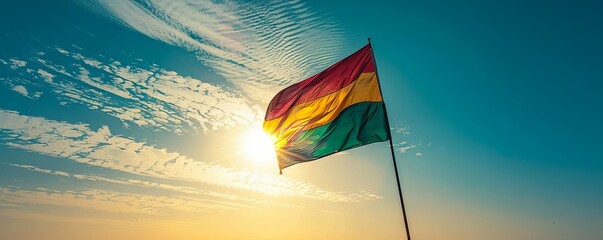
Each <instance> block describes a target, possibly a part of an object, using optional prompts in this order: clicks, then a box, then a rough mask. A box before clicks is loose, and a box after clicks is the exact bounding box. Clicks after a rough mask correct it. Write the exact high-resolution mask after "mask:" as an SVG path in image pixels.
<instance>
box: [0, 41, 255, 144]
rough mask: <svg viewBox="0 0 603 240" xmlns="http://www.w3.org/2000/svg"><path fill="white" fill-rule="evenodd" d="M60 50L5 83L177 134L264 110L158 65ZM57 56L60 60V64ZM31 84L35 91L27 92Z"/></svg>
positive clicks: (17, 71)
mask: <svg viewBox="0 0 603 240" xmlns="http://www.w3.org/2000/svg"><path fill="white" fill-rule="evenodd" d="M56 51H57V52H55V53H58V55H59V56H58V57H56V56H55V58H52V56H51V57H49V56H46V55H42V56H39V54H38V56H34V57H32V58H31V59H29V60H30V64H29V65H30V66H31V67H37V68H38V69H37V70H36V71H34V70H31V69H29V71H26V70H25V69H24V68H21V69H14V70H12V71H13V73H15V75H16V76H15V77H11V78H7V79H6V80H5V83H6V84H8V85H9V86H14V89H15V91H17V92H19V93H21V94H23V95H24V96H26V97H29V98H32V99H37V98H39V97H40V95H41V94H42V91H51V92H52V93H54V94H53V96H56V97H57V98H58V100H60V101H61V102H62V103H63V104H69V103H75V104H82V105H84V106H86V107H88V108H90V109H92V110H97V111H102V112H105V113H107V114H109V115H111V116H113V117H116V118H118V119H120V120H121V121H122V122H123V123H124V124H125V125H130V124H134V125H138V126H141V127H150V128H153V129H161V130H165V131H171V132H175V133H178V134H182V133H185V132H191V131H193V132H198V131H203V132H206V131H208V130H215V129H220V128H229V127H233V126H236V125H239V124H245V123H248V122H251V121H255V120H256V119H257V118H258V117H259V114H260V112H261V110H260V109H259V108H258V107H256V106H252V105H251V104H250V103H249V102H248V101H247V100H246V99H245V98H244V97H243V96H242V95H241V93H239V92H236V91H233V90H232V89H227V88H225V87H224V86H220V85H216V84H210V83H207V82H203V81H201V80H198V79H195V78H192V77H188V76H182V75H180V74H178V73H176V72H173V71H169V70H166V69H163V68H160V67H159V66H157V65H151V66H148V68H142V67H137V66H132V65H125V64H122V63H120V62H118V61H114V60H109V59H104V58H103V59H96V58H92V57H87V56H84V55H82V54H80V53H77V52H71V51H68V50H65V49H62V48H58V49H56ZM99 57H101V56H99ZM56 59H59V60H60V61H61V63H60V64H58V63H55V62H54V61H55V60H56ZM19 61H22V60H19ZM23 62H25V61H23ZM25 63H26V64H27V62H25ZM11 66H12V65H11ZM66 66H68V67H66ZM40 80H41V81H40ZM28 89H35V90H36V92H35V93H33V94H31V93H28V92H27V90H28Z"/></svg>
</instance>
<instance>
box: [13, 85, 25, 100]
mask: <svg viewBox="0 0 603 240" xmlns="http://www.w3.org/2000/svg"><path fill="white" fill-rule="evenodd" d="M12 90H13V91H15V92H18V93H19V94H21V95H23V96H25V97H29V93H28V92H27V88H25V87H23V86H22V85H17V86H14V87H13V89H12Z"/></svg>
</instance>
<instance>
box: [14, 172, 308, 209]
mask: <svg viewBox="0 0 603 240" xmlns="http://www.w3.org/2000/svg"><path fill="white" fill-rule="evenodd" d="M9 165H10V166H13V167H18V168H23V169H27V170H30V171H34V172H38V173H43V174H51V175H55V176H61V177H70V178H74V179H78V180H84V181H93V182H105V183H113V184H120V185H128V186H137V187H144V188H155V189H162V190H170V191H174V192H178V193H184V194H192V195H203V196H206V197H212V198H218V199H222V200H224V201H230V202H232V201H234V202H240V203H243V204H246V205H245V206H246V207H247V208H250V207H251V205H266V206H281V207H289V208H300V206H297V205H292V204H287V203H281V202H274V201H271V200H259V199H253V198H247V197H242V196H239V195H235V194H229V193H223V192H216V191H209V190H206V189H201V188H194V187H186V186H176V185H171V184H165V183H158V182H152V181H143V180H138V179H126V178H107V177H103V176H97V175H91V174H72V173H67V172H64V171H57V170H49V169H43V168H39V167H36V166H31V165H23V164H9Z"/></svg>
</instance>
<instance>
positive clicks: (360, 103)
mask: <svg viewBox="0 0 603 240" xmlns="http://www.w3.org/2000/svg"><path fill="white" fill-rule="evenodd" d="M387 126H388V122H387V116H386V113H385V105H384V103H383V98H382V96H381V90H380V88H379V79H378V78H377V73H376V70H375V62H374V57H373V51H372V49H371V45H370V43H369V44H367V45H366V46H365V47H363V48H361V49H360V50H358V51H357V52H355V53H354V54H352V55H350V56H348V57H346V58H345V59H343V60H341V61H339V62H337V63H335V64H334V65H332V66H330V67H329V68H327V69H325V70H324V71H322V72H320V73H318V74H316V75H314V76H312V77H310V78H308V79H306V80H303V81H301V82H298V83H296V84H294V85H292V86H289V87H287V88H285V89H283V90H282V91H280V92H279V93H278V94H277V95H276V96H275V97H274V98H273V99H272V101H271V102H270V104H269V105H268V109H267V111H266V117H265V119H264V130H265V131H266V132H267V133H268V134H270V135H272V136H274V137H275V138H276V141H275V142H274V147H275V150H276V155H277V159H278V164H279V169H280V170H281V171H282V169H283V168H286V167H289V166H291V165H294V164H297V163H302V162H308V161H312V160H316V159H319V158H322V157H325V156H328V155H331V154H334V153H337V152H340V151H344V150H348V149H352V148H355V147H360V146H363V145H366V144H370V143H375V142H383V141H387V140H389V139H390V133H389V129H388V127H387Z"/></svg>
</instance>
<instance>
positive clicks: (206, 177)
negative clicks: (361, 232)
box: [0, 110, 377, 201]
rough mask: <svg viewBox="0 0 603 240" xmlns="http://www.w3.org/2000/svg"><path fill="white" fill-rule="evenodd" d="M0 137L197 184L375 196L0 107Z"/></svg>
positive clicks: (332, 197)
mask: <svg viewBox="0 0 603 240" xmlns="http://www.w3.org/2000/svg"><path fill="white" fill-rule="evenodd" d="M0 138H1V139H3V140H4V141H5V142H6V144H7V145H9V146H12V147H15V148H19V149H24V150H29V151H34V152H38V153H41V154H46V155H50V156H57V157H63V158H68V159H72V160H74V161H77V162H80V163H84V164H90V165H94V166H98V167H104V168H109V169H114V170H118V171H122V172H127V173H133V174H138V175H144V176H151V177H157V178H163V179H175V180H185V181H193V182H201V183H205V184H211V185H215V186H220V187H225V188H231V189H237V190H246V191H253V192H258V193H263V194H266V195H273V196H291V197H303V198H310V199H317V200H326V201H362V200H365V199H377V198H375V197H372V195H370V194H368V193H358V194H346V193H339V192H332V191H328V190H324V189H321V188H320V187H318V186H315V185H312V184H309V183H306V182H302V181H299V180H294V179H290V178H287V177H283V176H279V175H276V174H268V173H260V172H254V171H247V170H238V169H232V168H227V167H224V166H222V165H219V164H216V163H206V162H201V161H195V160H193V159H191V158H189V157H186V156H183V155H181V154H179V153H177V152H170V151H168V150H166V149H159V148H155V147H152V146H149V145H147V144H146V143H145V142H137V141H135V140H133V139H130V138H125V137H121V136H115V135H113V134H111V132H110V130H109V128H108V127H106V126H103V127H101V128H99V129H98V130H96V131H94V130H92V129H90V128H89V127H88V125H86V124H70V123H65V122H57V121H52V120H46V119H44V118H40V117H30V116H25V115H20V114H19V113H17V112H14V111H7V110H0Z"/></svg>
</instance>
